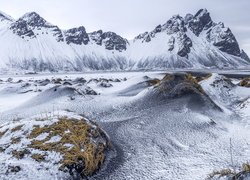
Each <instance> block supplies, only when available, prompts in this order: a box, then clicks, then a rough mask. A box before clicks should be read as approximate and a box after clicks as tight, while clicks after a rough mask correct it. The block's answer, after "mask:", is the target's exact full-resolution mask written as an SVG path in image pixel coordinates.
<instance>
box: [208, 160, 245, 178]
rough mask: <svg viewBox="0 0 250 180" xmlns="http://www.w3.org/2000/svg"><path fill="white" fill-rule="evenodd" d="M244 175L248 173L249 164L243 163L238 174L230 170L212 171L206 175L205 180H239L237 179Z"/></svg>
mask: <svg viewBox="0 0 250 180" xmlns="http://www.w3.org/2000/svg"><path fill="white" fill-rule="evenodd" d="M245 173H250V164H249V163H244V164H243V165H242V168H241V169H240V170H239V172H235V171H233V170H231V169H222V170H220V171H214V172H212V173H211V174H209V175H208V177H207V180H209V179H213V178H214V177H215V176H218V177H231V179H232V180H234V179H235V180H236V179H239V177H240V176H241V175H242V174H245Z"/></svg>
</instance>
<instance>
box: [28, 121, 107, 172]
mask: <svg viewBox="0 0 250 180" xmlns="http://www.w3.org/2000/svg"><path fill="white" fill-rule="evenodd" d="M43 133H48V136H47V137H46V138H45V139H43V140H35V139H34V138H36V137H38V136H39V135H41V134H43ZM54 136H60V137H61V139H60V140H59V141H57V142H47V141H49V140H50V139H51V138H52V137H54ZM100 137H101V138H104V137H105V133H103V132H102V130H101V129H100V128H99V127H96V128H94V127H93V126H91V125H90V124H89V123H88V122H87V121H86V120H84V119H82V120H75V119H67V118H61V119H59V121H58V122H56V123H54V124H52V125H49V126H48V125H47V126H44V127H39V126H36V127H34V129H33V130H32V132H31V133H30V134H29V136H28V138H30V139H33V140H32V141H31V144H30V145H29V148H33V149H38V150H41V151H55V152H58V153H60V154H61V155H62V156H63V159H62V160H61V162H60V164H61V167H60V169H62V170H63V169H65V168H67V169H71V168H72V167H75V166H76V165H77V166H78V167H79V162H81V167H82V168H81V172H80V174H81V175H82V176H88V175H92V174H93V173H94V172H95V171H96V170H98V169H99V168H100V167H101V165H102V164H103V163H104V160H105V150H106V149H108V148H109V147H108V143H103V142H101V141H100V142H99V143H93V141H92V139H93V138H100ZM105 138H106V137H105ZM67 144H72V145H73V146H72V147H70V148H69V147H67V146H66V145H67Z"/></svg>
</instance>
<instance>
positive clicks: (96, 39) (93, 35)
mask: <svg viewBox="0 0 250 180" xmlns="http://www.w3.org/2000/svg"><path fill="white" fill-rule="evenodd" d="M102 33H103V32H102V30H99V31H95V32H92V33H89V37H90V38H91V39H92V40H93V41H94V42H95V43H96V44H97V45H100V46H101V45H102V37H101V35H102Z"/></svg>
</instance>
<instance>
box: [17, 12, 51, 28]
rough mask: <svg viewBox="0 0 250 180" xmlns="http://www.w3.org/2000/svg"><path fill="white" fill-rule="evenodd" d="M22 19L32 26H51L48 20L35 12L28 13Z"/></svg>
mask: <svg viewBox="0 0 250 180" xmlns="http://www.w3.org/2000/svg"><path fill="white" fill-rule="evenodd" d="M21 19H22V20H24V21H26V23H27V24H28V25H29V26H32V27H47V26H49V24H48V23H47V21H46V20H45V19H43V18H42V17H41V16H40V15H39V14H37V13H35V12H31V13H27V14H25V15H24V16H23V17H22V18H21Z"/></svg>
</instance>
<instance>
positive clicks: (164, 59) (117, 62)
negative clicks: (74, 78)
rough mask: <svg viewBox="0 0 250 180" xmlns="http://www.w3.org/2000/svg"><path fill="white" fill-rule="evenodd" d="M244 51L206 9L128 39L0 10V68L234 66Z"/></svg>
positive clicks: (242, 59)
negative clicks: (13, 16)
mask: <svg viewBox="0 0 250 180" xmlns="http://www.w3.org/2000/svg"><path fill="white" fill-rule="evenodd" d="M248 65H250V59H249V57H248V56H247V54H246V53H245V52H244V51H243V50H241V49H240V47H239V44H238V42H237V40H236V38H235V36H234V35H233V33H232V32H231V30H230V29H229V28H227V27H225V26H224V24H223V23H221V22H220V23H215V22H213V21H212V19H211V17H210V14H209V12H208V11H207V10H206V9H201V10H199V11H198V12H197V13H196V14H195V15H191V14H187V15H186V16H185V17H181V16H180V15H175V16H173V17H172V18H170V19H169V20H168V21H167V22H166V23H164V24H161V25H158V26H157V27H156V28H155V29H154V30H152V31H151V32H145V33H142V34H140V35H138V36H137V37H135V38H134V39H133V40H130V41H128V40H127V39H125V38H123V37H121V36H119V35H117V34H116V33H114V32H103V31H102V30H99V31H95V32H91V33H87V32H86V30H85V28H84V27H83V26H80V27H78V28H72V29H69V30H62V29H60V28H59V27H58V26H56V25H53V24H51V23H49V22H47V21H46V20H45V19H44V18H42V17H41V16H40V15H39V14H37V13H35V12H31V13H27V14H25V15H24V16H22V17H21V18H19V19H17V20H15V19H13V18H12V17H10V16H8V15H6V14H4V13H2V12H0V68H1V69H2V71H4V70H10V69H18V70H32V71H90V70H131V69H132V70H133V69H135V70H136V69H168V68H239V67H245V66H248Z"/></svg>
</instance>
